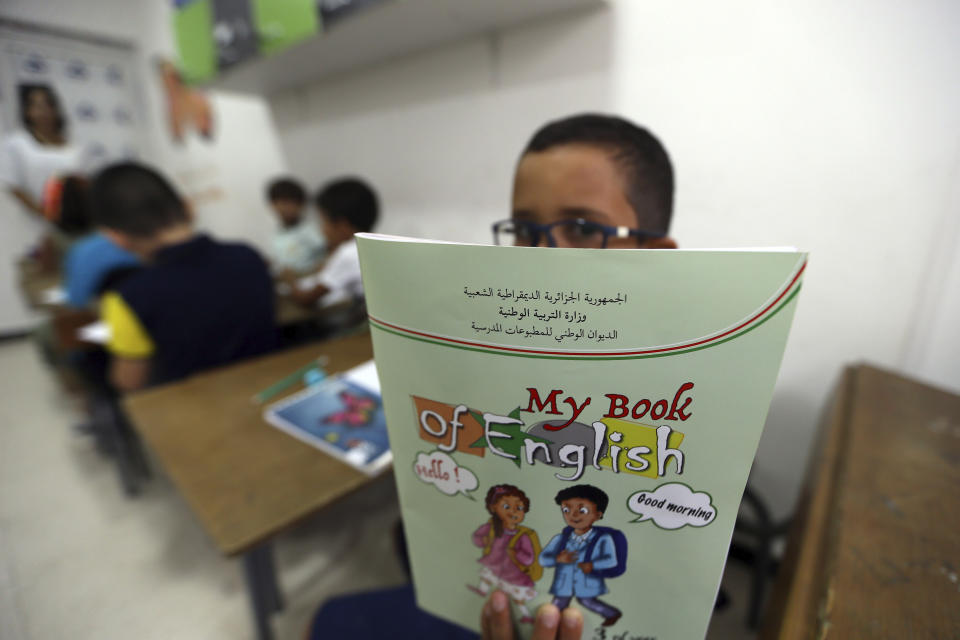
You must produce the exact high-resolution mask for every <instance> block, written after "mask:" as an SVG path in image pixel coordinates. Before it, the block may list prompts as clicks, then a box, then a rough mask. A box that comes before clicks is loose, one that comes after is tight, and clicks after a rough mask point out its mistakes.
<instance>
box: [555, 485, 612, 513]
mask: <svg viewBox="0 0 960 640" xmlns="http://www.w3.org/2000/svg"><path fill="white" fill-rule="evenodd" d="M572 498H583V499H584V500H589V501H590V502H592V503H593V504H595V505H597V511H599V512H601V513H606V511H607V505H608V504H610V498H608V497H607V494H606V493H604V492H603V490H601V489H598V488H596V487H595V486H593V485H591V484H578V485H574V486H572V487H567V488H566V489H561V490H560V492H559V493H557V497H556V502H557V504H563V501H564V500H570V499H572Z"/></svg>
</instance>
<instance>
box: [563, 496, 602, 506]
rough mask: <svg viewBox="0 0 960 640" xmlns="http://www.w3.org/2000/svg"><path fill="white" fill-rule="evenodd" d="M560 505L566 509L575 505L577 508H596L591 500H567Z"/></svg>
mask: <svg viewBox="0 0 960 640" xmlns="http://www.w3.org/2000/svg"><path fill="white" fill-rule="evenodd" d="M560 504H561V505H563V506H565V507H572V506H574V505H576V506H580V505H586V506H588V507H595V506H596V505H595V504H593V501H592V500H590V499H589V498H567V499H566V500H562V501H561V502H560Z"/></svg>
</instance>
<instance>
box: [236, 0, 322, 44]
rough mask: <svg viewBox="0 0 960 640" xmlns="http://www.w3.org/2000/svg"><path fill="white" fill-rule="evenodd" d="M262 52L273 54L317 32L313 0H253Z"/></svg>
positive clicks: (255, 22)
mask: <svg viewBox="0 0 960 640" xmlns="http://www.w3.org/2000/svg"><path fill="white" fill-rule="evenodd" d="M250 3H251V6H252V8H253V21H254V27H255V28H256V30H257V34H258V35H259V36H260V52H261V53H264V54H267V55H270V54H272V53H276V52H278V51H281V50H283V49H286V48H287V47H289V46H290V45H292V44H294V43H296V42H299V41H301V40H303V39H305V38H309V37H310V36H312V35H314V34H316V33H317V31H318V30H319V29H320V19H319V17H318V15H317V7H316V4H315V2H314V0H250Z"/></svg>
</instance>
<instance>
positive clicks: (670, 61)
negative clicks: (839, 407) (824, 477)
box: [271, 0, 960, 516]
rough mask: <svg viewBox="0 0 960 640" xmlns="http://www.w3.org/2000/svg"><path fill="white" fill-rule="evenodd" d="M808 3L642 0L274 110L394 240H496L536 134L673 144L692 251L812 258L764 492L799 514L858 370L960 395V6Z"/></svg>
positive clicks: (763, 476)
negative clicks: (854, 365)
mask: <svg viewBox="0 0 960 640" xmlns="http://www.w3.org/2000/svg"><path fill="white" fill-rule="evenodd" d="M802 5H803V6H793V7H791V8H778V7H777V6H774V5H771V4H770V3H763V2H759V1H758V0H749V1H743V0H741V1H740V2H732V3H722V4H716V5H711V4H710V3H702V2H691V1H681V2H677V3H653V2H637V1H636V0H618V1H615V2H612V3H611V5H610V7H609V8H607V9H603V10H599V11H589V12H586V13H580V14H576V15H574V16H568V17H562V18H557V19H553V20H550V21H547V22H543V23H538V24H535V25H531V26H527V27H523V28H517V29H511V30H508V31H506V32H503V33H498V34H491V35H488V36H485V37H482V38H476V39H473V40H470V41H466V42H462V43H459V44H456V45H453V46H448V47H445V48H442V49H437V50H433V51H428V52H424V53H420V54H417V55H413V56H409V57H407V58H404V59H401V60H394V61H389V62H386V63H384V64H381V65H378V66H376V67H373V68H369V69H363V70H359V71H355V72H351V73H349V74H348V75H345V76H343V77H339V78H333V79H328V80H324V81H321V82H319V83H317V84H315V85H313V86H310V87H306V88H303V89H301V90H297V91H292V92H288V93H285V94H282V95H279V96H276V97H274V98H273V99H271V107H272V109H273V113H274V117H275V121H276V125H277V131H278V133H279V136H280V141H281V145H282V147H283V150H284V154H285V155H286V158H287V160H288V162H289V163H290V167H291V168H292V169H293V170H294V171H295V172H297V173H299V174H300V175H302V176H303V177H304V178H306V179H308V180H309V181H310V182H311V183H313V184H318V183H320V182H321V181H323V180H326V179H328V178H330V177H332V176H335V175H337V174H341V173H357V174H360V175H364V176H366V177H368V178H370V179H371V180H372V182H373V183H374V184H375V185H376V186H377V187H378V189H379V190H380V191H381V194H382V195H383V200H384V204H385V215H384V221H383V225H382V227H381V230H382V231H385V232H389V233H403V234H410V235H419V236H425V237H431V238H438V239H445V240H462V241H477V242H487V241H489V232H488V228H489V223H490V222H493V221H495V220H497V219H499V218H503V217H505V216H506V215H508V200H509V189H510V180H511V175H512V170H513V165H514V163H515V160H516V156H517V153H518V152H519V150H520V149H521V147H522V146H523V144H524V142H525V141H526V139H527V138H528V137H529V135H530V134H531V133H532V131H533V129H534V128H535V127H536V126H538V125H539V124H541V123H542V122H543V121H544V120H546V119H548V118H551V117H554V116H559V115H563V114H567V113H571V112H575V111H580V110H588V109H589V110H599V111H616V112H619V113H621V114H623V115H626V116H628V117H630V118H632V119H634V120H636V121H638V122H640V123H643V124H646V125H648V126H649V127H651V128H652V129H653V130H654V131H655V132H656V133H657V134H658V135H659V136H660V137H661V138H662V139H663V140H664V142H665V143H666V145H667V147H668V148H669V150H670V152H671V154H672V156H673V159H674V162H675V164H676V169H677V174H678V198H677V211H676V222H675V226H674V234H675V236H676V237H677V238H678V239H679V241H680V243H681V245H682V246H687V247H705V246H758V245H795V246H798V247H800V248H803V249H806V250H809V251H810V252H811V258H810V267H809V272H808V275H807V277H806V281H805V285H804V291H803V294H802V296H801V299H800V304H799V308H798V312H797V315H796V321H795V326H794V333H793V335H792V336H791V339H790V343H789V346H788V349H787V353H786V355H785V357H784V364H783V370H782V372H781V375H780V379H779V383H778V387H777V392H776V395H775V399H774V402H773V405H772V408H771V411H770V416H769V419H768V423H767V427H766V432H765V435H764V437H763V440H762V442H761V446H760V451H759V453H758V456H757V461H756V464H755V468H754V475H753V480H752V482H753V483H754V485H755V486H756V487H757V488H759V490H760V491H761V493H762V494H763V495H765V496H766V497H767V499H768V500H769V501H770V502H771V504H772V507H773V508H774V511H775V513H776V514H777V515H780V516H782V515H785V514H786V513H788V512H789V511H790V509H791V508H792V506H793V503H794V500H795V497H796V494H797V491H798V488H799V486H800V483H801V480H802V475H803V469H804V465H805V462H806V459H807V452H808V451H809V448H810V444H811V441H812V437H813V434H814V430H815V426H816V424H817V421H818V418H819V414H820V412H821V410H822V408H823V406H824V403H825V399H826V395H827V393H828V390H829V389H830V387H831V385H833V383H834V382H835V381H836V379H837V376H838V375H839V372H840V369H841V367H842V366H843V365H844V364H845V363H849V362H855V361H861V360H867V361H871V362H874V363H877V364H879V365H881V366H885V367H890V368H897V369H906V370H908V371H910V372H911V373H913V374H917V375H921V376H924V377H925V378H927V379H930V380H934V381H936V382H937V383H939V384H941V385H950V384H952V385H953V386H955V387H957V388H960V380H958V369H957V365H956V364H955V363H956V362H957V360H956V359H953V360H949V361H948V360H947V359H946V358H944V357H939V358H938V357H937V354H943V353H953V354H956V353H957V349H958V348H960V336H958V335H957V332H956V330H955V327H956V326H958V322H960V310H958V309H955V308H954V307H956V306H957V303H956V299H957V297H956V295H955V291H956V290H957V286H958V285H960V275H958V273H960V262H958V260H957V258H956V256H957V254H958V251H957V250H958V249H960V234H957V233H954V234H953V235H952V236H951V235H950V234H949V233H946V234H945V232H944V231H945V229H946V230H947V231H949V230H950V228H951V227H950V225H949V223H950V221H952V220H954V219H956V218H957V217H958V216H957V214H958V213H960V211H958V208H960V197H955V196H951V193H952V191H951V189H950V187H951V185H954V184H957V182H958V178H960V173H958V169H960V164H958V158H960V83H957V82H956V79H957V78H958V77H960V74H958V61H960V31H958V29H960V13H958V12H960V8H958V5H956V3H952V2H949V1H942V2H934V1H921V2H913V3H899V2H893V1H886V2H868V1H866V0H858V1H855V2H847V3H829V2H825V1H821V2H815V3H802ZM951 268H952V269H953V271H950V269H951ZM948 274H952V275H948ZM951 314H952V315H951ZM924 322H925V323H928V324H929V325H930V326H929V327H927V328H921V324H922V323H924ZM951 350H952V351H951Z"/></svg>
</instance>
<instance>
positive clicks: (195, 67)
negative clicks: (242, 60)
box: [173, 0, 217, 82]
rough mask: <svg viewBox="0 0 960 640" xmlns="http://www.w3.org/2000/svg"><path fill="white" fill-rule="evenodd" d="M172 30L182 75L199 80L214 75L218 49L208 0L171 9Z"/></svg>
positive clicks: (195, 80)
mask: <svg viewBox="0 0 960 640" xmlns="http://www.w3.org/2000/svg"><path fill="white" fill-rule="evenodd" d="M173 34H174V39H175V40H176V43H177V51H178V52H179V54H180V64H179V67H180V72H181V73H182V74H183V77H184V79H185V80H186V81H187V82H202V81H205V80H210V79H211V78H213V77H214V76H215V75H216V73H217V51H216V45H215V43H214V41H213V11H212V10H211V8H210V2H209V0H196V1H195V2H191V3H189V4H186V5H183V6H181V7H179V8H178V9H177V10H176V11H174V12H173Z"/></svg>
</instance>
